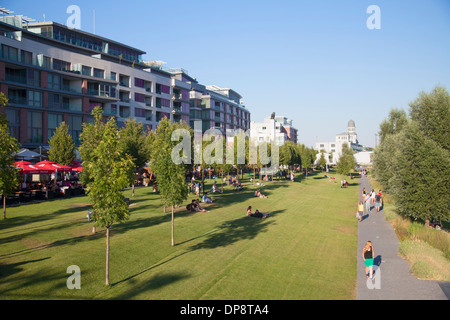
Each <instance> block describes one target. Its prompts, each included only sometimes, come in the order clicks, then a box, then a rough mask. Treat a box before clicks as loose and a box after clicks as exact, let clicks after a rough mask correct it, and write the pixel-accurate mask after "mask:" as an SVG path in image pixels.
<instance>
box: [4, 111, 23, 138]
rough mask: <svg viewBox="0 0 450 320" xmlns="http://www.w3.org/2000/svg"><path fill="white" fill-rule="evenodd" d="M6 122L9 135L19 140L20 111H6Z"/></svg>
mask: <svg viewBox="0 0 450 320" xmlns="http://www.w3.org/2000/svg"><path fill="white" fill-rule="evenodd" d="M6 120H8V127H9V133H10V134H11V136H13V137H14V138H16V139H17V140H20V111H19V110H14V109H6Z"/></svg>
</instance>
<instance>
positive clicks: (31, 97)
mask: <svg viewBox="0 0 450 320" xmlns="http://www.w3.org/2000/svg"><path fill="white" fill-rule="evenodd" d="M28 105H29V106H30V107H42V93H41V92H39V91H33V90H29V91H28Z"/></svg>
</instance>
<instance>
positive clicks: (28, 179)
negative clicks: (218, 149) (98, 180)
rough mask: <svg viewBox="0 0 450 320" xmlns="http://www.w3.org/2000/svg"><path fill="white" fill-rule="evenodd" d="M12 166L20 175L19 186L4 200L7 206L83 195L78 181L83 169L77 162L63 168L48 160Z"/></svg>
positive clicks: (22, 161) (25, 162)
mask: <svg viewBox="0 0 450 320" xmlns="http://www.w3.org/2000/svg"><path fill="white" fill-rule="evenodd" d="M14 166H15V168H16V169H17V174H18V175H20V178H19V185H18V188H17V191H16V192H15V194H14V195H10V196H8V197H7V198H6V204H8V205H11V204H20V203H24V202H30V201H32V200H49V199H54V198H67V197H71V196H77V195H81V194H84V189H83V186H82V184H81V182H80V181H79V179H78V175H79V173H80V172H82V170H83V167H82V166H81V164H80V162H78V161H74V162H72V164H71V165H70V166H64V165H61V164H57V163H55V162H52V161H48V160H44V161H40V162H37V163H34V164H33V163H31V162H28V161H25V160H21V161H17V162H15V163H14Z"/></svg>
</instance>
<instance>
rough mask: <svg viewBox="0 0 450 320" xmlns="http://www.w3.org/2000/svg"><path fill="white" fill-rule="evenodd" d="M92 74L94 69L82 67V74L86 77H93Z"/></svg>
mask: <svg viewBox="0 0 450 320" xmlns="http://www.w3.org/2000/svg"><path fill="white" fill-rule="evenodd" d="M91 72H92V68H91V67H86V66H82V67H81V74H82V75H84V76H91Z"/></svg>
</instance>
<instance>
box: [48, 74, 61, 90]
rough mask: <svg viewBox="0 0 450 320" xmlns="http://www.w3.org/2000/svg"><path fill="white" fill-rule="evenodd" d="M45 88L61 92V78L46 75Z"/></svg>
mask: <svg viewBox="0 0 450 320" xmlns="http://www.w3.org/2000/svg"><path fill="white" fill-rule="evenodd" d="M47 87H48V88H49V89H55V90H61V77H60V76H59V74H53V73H48V74H47Z"/></svg>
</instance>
